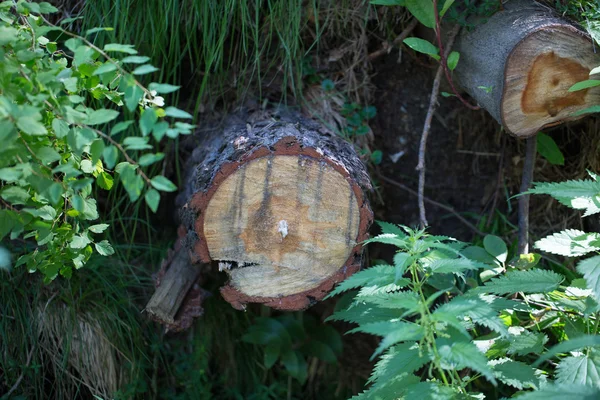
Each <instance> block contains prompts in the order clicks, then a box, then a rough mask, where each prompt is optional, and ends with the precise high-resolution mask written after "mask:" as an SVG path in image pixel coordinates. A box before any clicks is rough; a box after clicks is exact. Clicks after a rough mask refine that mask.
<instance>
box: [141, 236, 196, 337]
mask: <svg viewBox="0 0 600 400" xmlns="http://www.w3.org/2000/svg"><path fill="white" fill-rule="evenodd" d="M200 267H201V266H200V265H198V264H194V263H192V261H191V259H190V255H189V251H188V250H187V249H186V248H183V247H181V246H176V250H175V251H172V250H169V255H168V257H167V259H166V260H164V261H163V263H162V266H161V269H160V271H159V272H158V274H157V275H158V276H157V277H156V291H155V292H154V294H153V295H152V297H151V298H150V301H149V302H148V304H147V305H146V309H145V311H146V312H147V313H148V315H149V316H150V318H152V319H153V320H155V321H157V322H159V323H161V324H163V325H165V327H166V328H167V330H168V331H174V332H179V331H182V330H185V329H187V328H189V327H190V326H191V324H192V321H193V319H194V318H195V317H198V316H200V315H202V312H203V309H202V300H203V299H204V297H206V295H207V292H205V291H204V290H203V289H202V288H200V287H199V286H198V285H195V283H196V281H197V280H198V278H199V276H200Z"/></svg>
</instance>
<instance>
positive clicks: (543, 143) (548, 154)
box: [536, 132, 565, 165]
mask: <svg viewBox="0 0 600 400" xmlns="http://www.w3.org/2000/svg"><path fill="white" fill-rule="evenodd" d="M536 140H537V151H538V153H539V154H540V155H541V156H542V157H544V158H545V159H546V160H548V162H549V163H550V164H554V165H564V164H565V156H563V154H562V152H561V151H560V149H559V148H558V145H557V144H556V142H555V141H554V139H552V138H551V137H550V136H548V135H546V134H545V133H542V132H540V133H538V134H537V138H536Z"/></svg>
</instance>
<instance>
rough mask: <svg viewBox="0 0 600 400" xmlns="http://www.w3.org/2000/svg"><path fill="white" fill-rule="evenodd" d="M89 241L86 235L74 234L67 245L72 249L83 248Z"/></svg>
mask: <svg viewBox="0 0 600 400" xmlns="http://www.w3.org/2000/svg"><path fill="white" fill-rule="evenodd" d="M90 243H91V240H90V239H89V238H88V237H87V236H86V235H75V236H73V239H71V242H70V243H69V247H70V248H72V249H83V248H85V246H87V245H88V244H90Z"/></svg>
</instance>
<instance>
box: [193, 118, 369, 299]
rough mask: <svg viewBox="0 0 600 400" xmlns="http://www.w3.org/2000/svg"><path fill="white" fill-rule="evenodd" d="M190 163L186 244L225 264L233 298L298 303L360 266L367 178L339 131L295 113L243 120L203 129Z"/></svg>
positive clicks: (200, 254) (204, 257)
mask: <svg viewBox="0 0 600 400" xmlns="http://www.w3.org/2000/svg"><path fill="white" fill-rule="evenodd" d="M238 122H239V121H238ZM192 164H193V173H192V175H191V177H190V179H189V180H188V183H187V187H186V191H185V192H184V194H183V195H184V196H185V197H186V199H187V203H186V206H185V207H183V209H182V222H183V223H184V224H185V226H186V227H187V228H188V229H189V233H188V246H189V248H190V249H191V251H192V254H193V256H194V257H196V258H197V259H198V260H200V261H202V262H209V261H218V262H219V269H220V270H225V271H227V273H228V274H229V276H230V281H229V283H228V285H227V286H225V287H224V288H222V289H221V293H222V295H223V297H224V298H225V299H226V300H227V301H229V302H230V303H231V304H232V305H233V306H234V307H236V308H238V309H242V308H244V305H245V304H246V303H264V304H266V305H268V306H270V307H273V308H277V309H285V310H299V309H304V308H306V307H308V306H309V305H310V304H311V303H312V302H314V301H316V300H320V299H322V298H323V297H324V296H325V295H326V294H327V292H328V291H330V290H331V288H332V287H333V285H334V284H335V283H336V282H339V281H341V280H343V279H345V278H346V277H347V276H349V275H350V274H352V273H354V272H355V271H357V270H358V269H359V268H360V264H361V245H360V242H362V241H363V240H365V239H366V238H367V231H368V228H369V226H370V224H371V221H372V212H371V209H370V207H369V204H368V201H367V199H366V196H365V194H364V191H365V190H368V189H370V182H369V178H368V175H367V173H366V171H365V168H364V165H363V164H362V162H361V161H360V159H359V158H358V156H357V155H356V153H355V151H354V150H353V148H352V146H351V145H350V144H349V143H347V142H345V141H344V140H342V139H341V138H338V137H335V136H333V135H331V134H328V133H327V132H325V130H322V129H321V127H320V126H319V125H318V124H315V123H314V122H313V121H309V120H306V119H303V118H301V117H298V116H295V115H286V116H282V117H281V120H280V121H275V120H273V119H271V120H268V119H267V120H263V121H259V122H255V123H252V122H248V123H246V121H244V122H243V123H241V124H240V123H233V124H230V126H229V127H228V128H226V129H225V130H224V132H222V133H221V132H219V133H218V134H213V135H212V136H211V137H208V138H205V139H204V140H203V143H201V144H200V145H199V146H198V147H197V149H196V151H195V152H194V154H193V156H192Z"/></svg>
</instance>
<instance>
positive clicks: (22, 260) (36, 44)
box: [0, 1, 193, 282]
mask: <svg viewBox="0 0 600 400" xmlns="http://www.w3.org/2000/svg"><path fill="white" fill-rule="evenodd" d="M56 11H57V10H56V8H54V7H52V6H50V5H49V4H48V3H40V4H37V3H30V2H26V1H19V2H17V3H13V2H3V3H1V4H0V19H1V22H0V46H1V47H0V55H1V56H2V62H1V63H0V139H1V140H2V141H3V146H2V148H1V149H0V181H1V185H2V186H1V190H0V197H1V198H2V200H3V203H4V204H3V208H2V210H0V220H1V224H0V240H1V239H3V238H5V237H6V238H9V239H10V240H17V239H19V240H25V241H26V242H25V243H26V244H27V245H26V246H25V247H24V248H23V249H22V250H20V251H19V252H18V254H17V256H20V257H18V258H17V259H16V262H15V266H21V265H24V266H26V268H27V269H28V270H29V271H30V272H34V271H40V272H41V273H42V274H43V275H44V278H45V281H46V282H49V281H51V280H53V279H55V278H56V277H57V276H58V275H59V274H60V275H62V276H64V277H67V278H69V277H70V276H71V275H72V271H73V269H79V268H81V267H83V266H84V265H85V264H86V262H87V261H88V259H89V258H90V256H91V255H92V254H93V253H98V254H100V255H103V256H109V255H112V254H113V253H114V249H113V247H112V245H111V244H110V243H109V241H108V240H106V239H103V232H104V230H105V229H106V228H107V227H108V225H107V224H102V223H98V219H99V218H100V216H99V211H98V197H97V196H98V193H99V192H98V190H97V189H98V188H99V189H102V190H106V191H111V190H114V189H113V187H114V181H115V180H116V178H117V177H118V180H119V181H120V182H121V184H122V185H123V187H124V189H125V191H126V192H127V194H128V196H129V199H130V201H131V202H135V201H137V200H138V199H139V198H140V197H141V196H142V195H144V198H145V200H146V203H147V204H148V206H149V207H150V209H152V210H153V211H156V209H157V208H158V204H159V201H160V195H159V194H158V192H156V190H159V191H166V192H170V191H173V190H175V185H174V184H173V183H172V182H171V181H169V180H168V179H167V178H165V177H163V176H160V175H157V176H154V177H152V178H150V177H149V176H148V175H147V172H146V171H145V170H144V168H143V167H145V166H148V165H151V164H152V163H155V162H157V161H160V160H161V159H162V157H163V155H162V154H161V153H156V154H154V153H153V152H152V150H153V148H154V147H155V145H156V144H158V142H159V141H160V139H161V138H162V137H163V135H164V134H165V133H166V135H167V136H169V138H177V137H178V136H179V135H181V134H189V133H190V132H191V129H192V128H193V125H190V124H187V123H182V122H178V121H175V119H189V118H191V115H190V114H188V113H186V112H184V111H182V110H179V109H177V108H175V107H166V108H163V106H164V99H163V98H162V97H161V96H158V93H159V92H163V93H164V92H169V91H171V90H172V89H173V87H171V86H169V85H167V86H165V85H163V84H157V83H152V84H150V88H151V89H148V88H146V87H145V86H143V85H142V84H141V83H140V81H139V80H138V79H139V77H142V75H146V74H149V73H152V72H154V71H156V68H154V67H153V66H152V65H150V64H143V63H145V62H147V61H148V60H149V59H148V58H147V57H143V56H138V55H136V54H137V50H136V49H135V48H134V47H133V46H131V45H123V44H118V43H109V44H106V45H105V46H103V47H102V48H101V47H98V46H96V45H94V44H93V43H92V42H90V41H89V40H88V39H86V38H85V37H84V36H80V35H77V34H74V33H72V32H69V31H67V30H65V29H63V28H62V27H61V26H57V25H53V24H52V23H50V22H49V21H48V20H47V19H46V18H45V17H44V16H43V15H42V14H44V13H50V12H56ZM107 29H108V28H99V29H98V30H94V31H92V33H93V32H103V31H106V30H107ZM88 34H90V31H88ZM109 53H110V55H109ZM123 55H127V56H126V57H124V58H123V59H121V60H120V59H119V57H121V56H123ZM129 64H134V65H135V64H143V65H141V66H138V67H136V68H135V69H134V70H133V72H131V73H130V72H128V65H129ZM123 108H125V110H123ZM136 126H139V130H137V129H135V128H134V127H136ZM127 128H130V129H129V131H128V136H125V135H124V133H125V130H126V129H127ZM159 132H160V133H159ZM151 133H152V137H153V138H154V143H152V141H151V135H150V134H151ZM136 160H139V161H136ZM119 161H121V162H119ZM113 168H114V169H113ZM153 188H154V189H153Z"/></svg>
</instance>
